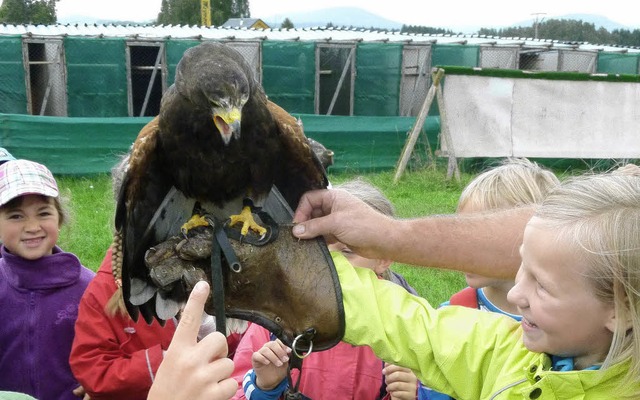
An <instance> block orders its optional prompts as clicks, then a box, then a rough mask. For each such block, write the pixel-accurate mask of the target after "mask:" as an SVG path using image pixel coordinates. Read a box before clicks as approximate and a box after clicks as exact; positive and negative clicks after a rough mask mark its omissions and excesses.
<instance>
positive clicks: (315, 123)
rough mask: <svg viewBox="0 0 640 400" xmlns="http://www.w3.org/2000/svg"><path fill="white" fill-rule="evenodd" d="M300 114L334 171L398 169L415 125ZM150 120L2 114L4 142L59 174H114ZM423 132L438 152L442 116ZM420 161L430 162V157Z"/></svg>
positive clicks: (410, 121)
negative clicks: (329, 152)
mask: <svg viewBox="0 0 640 400" xmlns="http://www.w3.org/2000/svg"><path fill="white" fill-rule="evenodd" d="M294 115H295V116H296V117H299V118H300V119H301V120H302V122H303V125H304V129H305V133H306V134H307V136H309V137H311V138H313V139H315V140H318V141H319V142H321V143H322V144H324V145H325V146H326V147H327V148H329V149H331V150H333V151H334V152H335V163H334V165H333V166H332V167H331V170H334V171H350V172H354V171H361V172H371V171H379V170H389V169H393V168H395V166H396V163H397V161H398V159H399V158H400V154H401V152H402V148H403V146H404V143H405V140H406V137H407V132H408V131H409V130H411V128H412V127H413V124H414V123H415V118H413V117H340V116H321V115H310V114H294ZM150 120H151V118H149V117H133V118H129V117H124V118H70V117H40V116H30V115H18V114H0V146H1V147H5V148H7V149H8V150H9V151H10V152H11V153H12V154H13V155H14V156H16V157H18V158H27V159H31V160H34V161H38V162H40V163H43V164H45V165H47V166H48V167H49V168H50V169H51V171H52V172H53V173H54V174H62V175H91V174H99V173H108V172H109V171H110V170H111V168H112V167H113V166H114V165H115V164H116V163H117V162H118V160H119V159H120V157H121V156H122V155H124V154H125V153H126V152H127V151H128V149H129V147H130V146H131V144H132V143H133V141H134V140H135V138H136V136H137V135H138V132H139V131H140V129H141V128H142V127H143V126H144V125H145V124H146V123H147V122H148V121H150ZM423 130H424V134H421V142H422V146H423V147H421V148H423V149H425V150H424V151H425V152H426V151H428V150H427V149H426V146H427V142H428V143H429V144H430V145H431V147H432V149H431V150H433V149H434V148H435V146H436V145H437V136H438V132H439V130H440V121H439V119H438V118H436V117H430V118H427V121H426V122H425V125H424V127H423ZM427 138H428V140H427ZM416 153H418V152H416ZM417 155H418V154H417ZM416 162H425V158H424V157H423V158H421V159H419V160H416Z"/></svg>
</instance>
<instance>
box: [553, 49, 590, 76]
mask: <svg viewBox="0 0 640 400" xmlns="http://www.w3.org/2000/svg"><path fill="white" fill-rule="evenodd" d="M597 64H598V53H597V52H595V51H586V50H558V71H567V72H584V73H589V74H593V73H595V72H596V66H597Z"/></svg>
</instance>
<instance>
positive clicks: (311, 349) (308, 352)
mask: <svg viewBox="0 0 640 400" xmlns="http://www.w3.org/2000/svg"><path fill="white" fill-rule="evenodd" d="M303 336H304V333H301V334H299V335H298V336H296V338H295V339H293V344H292V345H291V350H292V351H293V354H295V356H296V357H298V358H300V359H303V358H306V357H309V354H311V353H313V340H310V341H309V350H307V352H306V353H305V354H304V355H300V354H298V351H297V350H296V343H297V342H298V339H300V338H302V337H303Z"/></svg>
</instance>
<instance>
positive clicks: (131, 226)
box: [115, 118, 195, 323]
mask: <svg viewBox="0 0 640 400" xmlns="http://www.w3.org/2000/svg"><path fill="white" fill-rule="evenodd" d="M158 146H159V143H158V118H154V119H153V120H152V121H150V122H149V123H148V124H147V125H145V126H144V127H143V128H142V130H141V131H140V134H139V135H138V137H137V139H136V140H135V142H134V144H133V146H132V148H131V151H130V155H129V165H128V166H127V171H126V173H125V175H124V177H123V179H122V186H121V188H120V190H119V196H118V200H117V205H116V216H115V227H116V231H117V234H118V236H119V238H120V240H121V241H122V245H121V248H122V257H121V260H122V289H123V296H124V300H125V305H126V307H127V311H128V312H129V314H130V315H131V316H132V318H134V319H137V317H138V311H139V312H140V313H141V314H142V316H143V317H144V319H145V321H147V323H151V321H152V320H153V318H157V317H158V312H160V313H161V314H162V310H158V307H157V305H156V304H154V301H157V300H158V299H157V296H156V293H157V288H155V286H153V285H152V284H151V283H150V281H149V270H148V268H147V267H146V265H145V262H144V257H145V253H146V252H147V250H148V249H149V248H151V247H152V246H154V245H156V244H158V243H160V242H163V241H165V240H166V239H167V238H169V237H170V236H171V235H175V234H176V233H177V232H179V229H180V224H181V223H183V222H184V221H186V220H187V219H188V218H189V217H190V216H191V212H192V210H193V206H194V203H195V202H194V201H193V200H190V199H187V198H186V197H185V196H184V195H183V194H182V193H181V192H179V191H177V190H176V189H175V188H174V187H172V184H171V182H170V180H168V179H167V176H166V174H164V173H163V165H162V160H160V159H159V158H158V151H157V150H158ZM172 307H173V308H175V307H176V306H175V305H174V306H172ZM170 312H171V311H168V313H170ZM159 319H167V318H159Z"/></svg>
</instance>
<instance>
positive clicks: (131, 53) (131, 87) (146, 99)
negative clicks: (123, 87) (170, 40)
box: [126, 42, 167, 117]
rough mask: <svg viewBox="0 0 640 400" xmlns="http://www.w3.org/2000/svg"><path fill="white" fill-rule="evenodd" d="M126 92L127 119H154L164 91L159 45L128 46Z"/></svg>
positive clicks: (164, 74)
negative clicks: (148, 117)
mask: <svg viewBox="0 0 640 400" xmlns="http://www.w3.org/2000/svg"><path fill="white" fill-rule="evenodd" d="M126 58H127V88H128V93H129V95H128V99H129V103H128V108H129V116H130V117H146V116H155V115H158V114H159V113H160V100H161V98H162V93H164V91H165V90H166V88H167V66H166V65H167V63H166V56H165V46H164V43H163V42H128V43H127V48H126Z"/></svg>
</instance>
